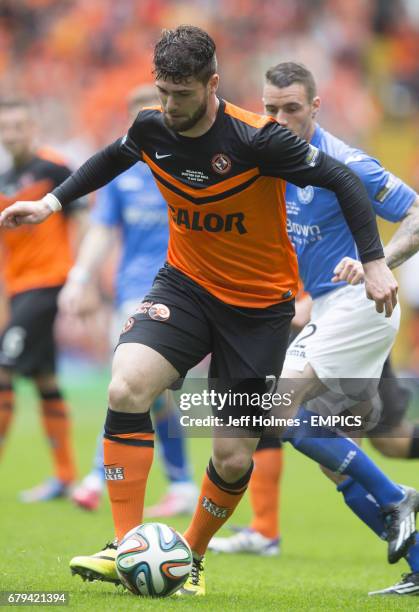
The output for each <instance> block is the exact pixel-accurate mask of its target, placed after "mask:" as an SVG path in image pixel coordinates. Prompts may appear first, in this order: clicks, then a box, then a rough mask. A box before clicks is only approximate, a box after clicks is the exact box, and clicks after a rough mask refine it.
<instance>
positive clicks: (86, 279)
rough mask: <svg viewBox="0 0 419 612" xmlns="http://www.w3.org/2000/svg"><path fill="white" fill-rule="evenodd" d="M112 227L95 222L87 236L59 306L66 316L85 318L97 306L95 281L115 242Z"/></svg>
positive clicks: (62, 292)
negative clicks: (83, 316)
mask: <svg viewBox="0 0 419 612" xmlns="http://www.w3.org/2000/svg"><path fill="white" fill-rule="evenodd" d="M114 234H115V232H114V231H113V229H112V228H110V227H107V226H105V225H102V224H100V223H95V224H94V225H92V226H91V227H90V229H89V230H88V232H87V234H86V235H85V237H84V239H83V241H82V243H81V246H80V250H79V254H78V256H77V260H76V263H75V265H74V267H73V268H72V269H71V270H70V273H69V275H68V279H67V282H66V283H65V285H64V287H63V288H62V289H61V291H60V293H59V295H58V306H59V308H60V310H62V311H63V312H64V313H66V314H68V315H72V316H82V315H85V314H88V313H90V312H91V311H92V310H93V309H94V308H95V307H96V306H97V299H95V298H96V295H95V291H94V286H93V285H94V281H95V280H96V278H97V274H98V271H99V268H100V265H101V263H102V262H103V260H104V258H105V256H106V253H107V252H108V251H109V248H110V246H111V244H112V242H113V238H114Z"/></svg>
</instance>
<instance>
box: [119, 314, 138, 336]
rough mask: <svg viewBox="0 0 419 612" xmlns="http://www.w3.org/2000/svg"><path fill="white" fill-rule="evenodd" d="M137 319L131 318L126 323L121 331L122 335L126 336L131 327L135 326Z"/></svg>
mask: <svg viewBox="0 0 419 612" xmlns="http://www.w3.org/2000/svg"><path fill="white" fill-rule="evenodd" d="M134 323H135V319H134V317H130V318H129V319H128V321H127V322H126V323H125V325H124V327H123V328H122V329H121V334H126V333H127V332H128V331H129V330H130V329H131V327H132V326H133V325H134Z"/></svg>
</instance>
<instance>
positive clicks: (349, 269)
mask: <svg viewBox="0 0 419 612" xmlns="http://www.w3.org/2000/svg"><path fill="white" fill-rule="evenodd" d="M333 273H334V276H333V277H332V283H339V282H341V281H346V282H347V283H348V284H349V285H358V284H359V283H363V282H364V268H363V267H362V263H361V262H360V261H358V260H357V259H352V257H344V258H343V259H341V260H340V262H339V263H338V265H337V266H336V268H335V269H334V270H333Z"/></svg>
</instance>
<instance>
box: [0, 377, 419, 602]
mask: <svg viewBox="0 0 419 612" xmlns="http://www.w3.org/2000/svg"><path fill="white" fill-rule="evenodd" d="M106 379H107V377H106V376H104V375H103V374H102V375H91V376H87V377H83V378H81V379H79V380H78V381H77V383H76V382H75V381H74V380H72V381H70V380H69V381H67V385H66V388H67V397H68V399H69V400H70V402H71V404H72V406H73V414H74V418H75V439H76V444H77V451H78V452H77V454H78V464H79V468H80V472H81V473H84V472H85V471H86V470H87V468H88V467H89V466H90V460H91V454H92V451H93V447H94V444H95V439H96V436H97V433H98V430H99V428H100V427H101V425H102V423H103V415H104V406H105V394H106ZM18 391H19V392H18V417H17V419H16V421H15V423H14V427H13V431H12V434H11V436H10V440H9V441H8V444H7V447H6V451H5V453H4V458H3V460H2V462H1V464H0V482H1V488H0V519H1V520H0V535H1V538H0V541H1V550H2V553H1V556H0V590H13V591H68V592H69V595H70V607H71V608H74V609H80V610H104V609H106V608H108V609H109V610H112V612H113V611H116V610H121V611H126V610H131V609H132V610H163V609H164V610H178V611H180V610H182V611H183V610H189V609H197V610H210V611H216V610H217V611H218V610H226V611H230V610H245V609H249V610H284V611H291V610H292V611H294V610H295V611H298V612H301V611H305V610H307V611H308V610H310V611H315V610H322V611H327V612H329V611H331V610H348V611H350V612H353V611H358V610H359V611H362V612H364V611H370V610H380V611H384V610H385V611H387V610H419V598H417V597H416V598H415V597H412V598H403V599H398V598H391V599H389V598H385V599H381V598H368V597H367V592H368V590H372V589H377V588H382V587H386V586H389V585H390V584H392V583H393V582H395V581H396V580H397V579H398V578H399V577H400V575H401V573H402V572H404V571H407V565H406V563H404V562H403V561H401V562H400V563H399V564H398V565H396V566H390V565H388V564H387V562H386V546H385V544H384V543H383V542H380V541H379V540H378V539H377V538H376V537H375V536H374V535H373V534H372V533H371V532H370V531H369V530H368V529H367V528H366V527H365V526H363V525H362V524H360V523H359V522H358V521H357V520H356V518H354V517H353V516H352V515H351V513H350V512H349V511H348V510H347V509H346V507H345V505H344V503H343V501H342V499H341V496H340V494H338V493H336V492H335V490H334V487H333V486H332V485H331V484H330V483H329V482H328V481H326V479H325V478H324V477H323V476H322V475H321V473H320V471H319V469H318V468H317V466H316V465H314V464H313V463H312V462H310V461H309V460H307V459H305V458H304V457H302V456H299V455H298V454H297V453H295V452H294V451H293V450H292V449H291V448H288V447H287V449H286V469H285V476H284V482H283V488H282V534H283V547H282V553H281V555H280V556H279V557H278V558H273V559H272V558H258V557H254V556H246V555H235V556H216V555H213V554H208V556H207V572H206V575H207V593H208V594H207V596H206V597H205V598H199V599H198V598H191V599H186V600H185V599H183V598H182V599H165V600H144V599H141V600H139V599H137V598H135V597H134V596H133V595H131V594H129V593H128V592H126V591H123V590H122V589H121V588H115V587H114V586H112V585H107V584H103V583H84V582H82V581H81V580H80V579H79V578H78V577H72V576H71V575H70V572H69V570H68V561H69V559H70V558H71V557H72V556H74V555H76V554H84V553H86V554H90V553H93V552H96V551H97V550H98V549H100V548H101V546H102V545H103V544H104V543H105V541H106V540H108V539H111V538H112V522H111V517H110V509H109V505H108V502H107V500H106V501H105V502H104V503H103V505H102V507H101V508H100V510H99V511H98V512H96V513H94V514H88V513H85V512H83V511H81V510H79V509H77V508H75V507H73V506H72V505H71V504H70V503H69V502H68V501H65V500H62V501H61V500H60V501H55V502H49V503H46V504H38V505H30V506H27V505H23V504H20V503H19V502H18V501H17V493H18V491H20V490H21V489H24V488H27V487H29V486H32V485H34V484H37V483H38V482H40V481H41V480H42V479H43V478H44V477H45V476H46V475H48V474H49V473H50V463H49V456H48V451H47V448H46V444H45V442H44V438H43V435H42V433H41V428H40V423H39V420H38V415H37V406H36V401H35V397H34V394H33V392H32V390H31V388H30V387H29V385H28V384H27V383H20V384H19V388H18ZM189 442H190V445H189V450H190V454H191V456H192V458H193V462H194V472H195V477H196V479H197V481H198V482H199V480H200V478H201V475H202V473H203V470H204V467H205V465H206V463H207V460H208V455H209V450H210V441H209V440H202V439H201V440H190V441H189ZM374 457H376V458H377V456H376V455H374ZM377 460H378V463H379V464H380V466H382V467H383V468H384V469H385V470H386V471H387V473H388V474H389V475H391V476H392V477H393V478H395V479H397V480H398V481H399V482H402V483H409V484H412V485H414V486H416V487H419V470H418V462H417V461H413V462H408V461H404V462H397V461H389V460H384V459H383V458H381V457H378V458H377ZM149 483H150V484H149V489H148V496H147V503H153V502H155V501H156V500H157V499H158V498H159V496H160V495H161V494H162V492H163V491H164V486H165V482H164V478H163V477H162V474H161V468H160V465H159V461H158V459H157V460H156V461H155V463H154V467H153V472H152V475H151V478H150V481H149ZM249 517H250V510H249V505H248V500H247V499H245V500H243V502H242V504H241V506H240V507H239V509H238V510H237V512H236V514H235V516H234V522H235V523H236V524H242V525H245V524H246V522H247V521H248V519H249ZM187 522H188V521H187V519H186V518H179V519H175V520H171V521H170V524H171V525H172V526H173V527H175V528H177V529H179V530H182V529H183V528H184V527H185V526H186V524H187ZM224 533H228V531H227V530H224Z"/></svg>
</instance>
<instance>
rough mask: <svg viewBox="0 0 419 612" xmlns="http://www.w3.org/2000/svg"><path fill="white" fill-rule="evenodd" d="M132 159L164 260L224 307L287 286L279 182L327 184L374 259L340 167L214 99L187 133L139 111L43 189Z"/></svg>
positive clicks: (270, 298)
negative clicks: (162, 236) (117, 135)
mask: <svg viewBox="0 0 419 612" xmlns="http://www.w3.org/2000/svg"><path fill="white" fill-rule="evenodd" d="M138 160H142V161H144V162H145V163H146V164H148V166H149V167H150V169H151V171H152V173H153V175H154V178H155V180H156V182H157V185H158V187H159V188H160V191H161V193H162V194H163V196H164V198H165V199H166V201H167V204H168V211H169V230H170V235H169V247H168V262H169V263H170V264H171V265H172V266H174V267H175V268H177V269H178V270H180V271H181V272H183V273H184V274H186V275H187V276H189V277H190V278H191V279H192V280H194V281H195V282H196V283H198V284H199V285H201V286H202V287H204V288H205V289H206V290H207V291H209V292H210V293H211V294H212V295H214V296H216V297H217V298H218V299H220V300H222V301H223V302H226V303H228V304H232V305H237V306H243V307H255V308H266V307H268V306H270V305H272V304H275V303H277V302H281V301H283V300H289V299H291V298H292V297H294V296H295V294H296V293H297V290H298V273H297V261H296V256H295V253H294V250H293V247H292V245H291V243H290V240H289V238H288V235H287V231H286V211H285V198H284V191H285V182H284V181H286V180H288V181H290V182H292V183H295V184H297V185H299V186H306V185H315V186H321V187H326V188H329V189H333V190H334V191H335V192H336V193H337V195H338V199H339V202H340V203H341V206H342V209H343V212H344V214H345V218H346V219H347V221H348V223H349V225H350V229H351V230H352V231H353V234H354V238H355V240H356V242H357V245H358V248H359V252H360V256H361V260H362V261H368V260H369V259H376V258H378V257H380V256H382V247H381V244H380V241H379V236H378V232H377V227H376V223H375V216H374V214H373V211H372V208H371V204H370V202H369V198H368V194H367V193H366V191H365V188H364V187H363V186H362V184H361V182H360V181H359V179H357V178H356V177H355V176H354V175H353V173H352V172H351V171H350V170H349V169H347V168H346V167H345V166H343V164H341V163H340V162H338V161H336V160H334V159H333V158H331V157H329V156H328V155H326V154H325V153H323V152H321V151H320V150H318V149H317V148H315V147H313V146H312V145H310V144H308V143H307V142H306V141H304V140H302V139H300V138H298V137H297V136H295V135H294V134H292V133H291V132H290V131H289V130H287V129H285V128H283V127H281V126H280V125H279V124H278V123H277V122H276V121H274V120H273V119H271V118H269V117H263V116H260V115H257V114H255V113H251V112H248V111H245V110H243V109H241V108H238V107H237V106H234V105H232V104H229V103H228V102H225V101H223V100H220V101H219V108H218V111H217V114H216V118H215V121H214V123H213V124H212V126H211V127H210V129H209V130H208V131H207V132H206V133H205V134H203V135H202V136H199V137H196V138H190V137H186V136H184V135H182V134H179V133H177V132H174V131H173V130H171V129H170V128H168V127H167V126H166V124H165V122H164V115H163V113H162V111H161V109H160V108H159V107H153V108H144V109H143V110H142V111H140V113H139V114H138V116H137V119H136V120H135V121H134V123H133V125H132V126H131V128H130V129H129V131H128V134H127V135H126V136H125V137H124V138H122V139H119V140H117V141H116V142H114V143H113V144H111V145H109V146H108V147H106V148H105V149H103V150H102V151H100V152H99V153H96V154H95V155H94V156H93V157H91V158H90V159H89V160H87V162H85V164H84V165H83V166H81V168H79V170H77V172H75V173H74V174H73V175H72V176H71V177H70V178H69V179H68V180H67V181H65V183H64V184H63V185H61V186H59V187H58V188H57V189H55V190H54V192H53V193H54V195H55V196H56V197H57V198H58V199H59V200H60V202H61V203H62V204H64V205H65V204H66V202H69V201H70V200H71V199H73V198H74V197H79V196H80V195H84V194H86V193H88V192H90V191H93V190H95V189H98V188H99V187H101V186H102V185H104V184H106V183H107V182H109V181H110V180H111V179H112V178H114V177H115V176H117V175H118V174H120V173H121V172H123V171H124V170H125V169H127V168H128V167H130V166H131V165H133V164H134V163H135V162H136V161H138Z"/></svg>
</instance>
